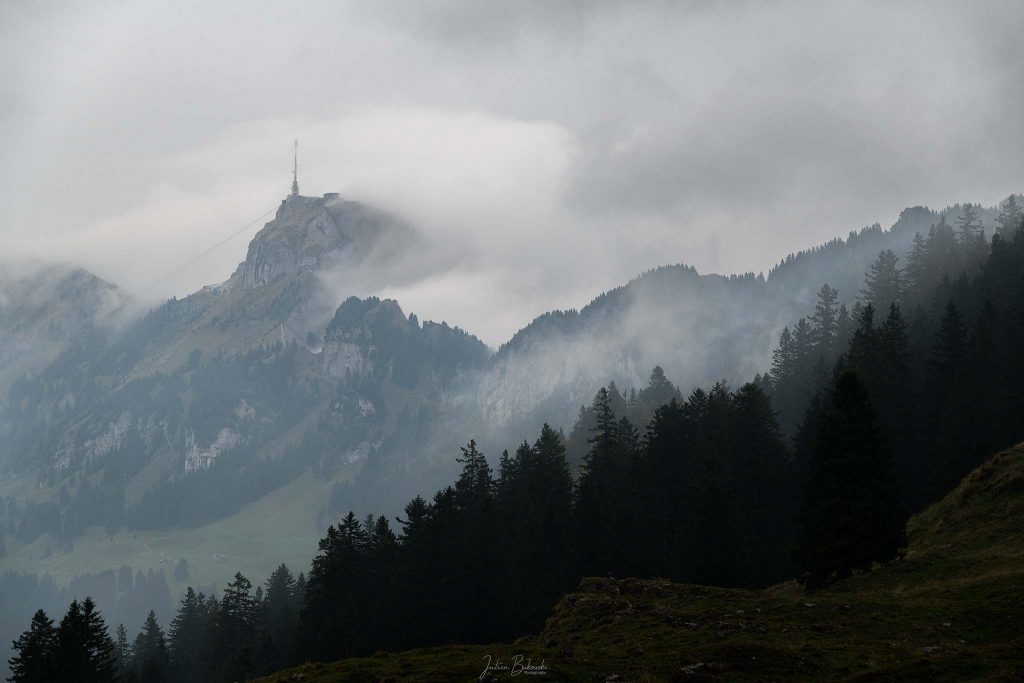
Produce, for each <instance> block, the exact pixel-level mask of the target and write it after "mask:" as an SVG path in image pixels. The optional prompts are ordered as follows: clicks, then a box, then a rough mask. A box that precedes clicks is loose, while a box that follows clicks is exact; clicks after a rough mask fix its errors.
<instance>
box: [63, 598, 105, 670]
mask: <svg viewBox="0 0 1024 683" xmlns="http://www.w3.org/2000/svg"><path fill="white" fill-rule="evenodd" d="M54 659H55V663H56V667H57V673H58V680H69V681H82V683H106V682H108V681H113V680H115V674H114V665H115V655H114V643H113V641H111V639H110V636H109V635H108V634H107V626H106V624H105V623H104V621H103V616H102V615H101V614H100V613H99V612H98V611H97V609H96V603H94V602H93V601H92V598H88V597H87V598H86V599H85V600H83V601H82V602H78V601H77V600H72V601H71V604H70V605H69V606H68V611H67V613H66V614H65V615H64V618H63V619H61V621H60V626H59V627H58V629H57V649H56V656H55V658H54Z"/></svg>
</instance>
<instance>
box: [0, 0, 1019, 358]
mask: <svg viewBox="0 0 1024 683" xmlns="http://www.w3.org/2000/svg"><path fill="white" fill-rule="evenodd" d="M1022 29H1024V7H1022V6H1021V5H1020V4H1019V3H1016V2H986V3H970V4H965V3H955V2H900V3H872V2H868V3H852V2H827V3H808V2H796V1H790V0H784V1H780V2H773V3H747V2H720V3H716V2H686V3H674V2H673V3H670V2H656V1H650V2H630V3H620V2H611V1H608V2H597V3H581V2H565V3H551V2H540V1H537V2H522V3H498V2H478V1H475V0H447V1H444V2H438V3H429V4H420V3H417V4H409V3H380V2H372V3H370V2H343V3H328V2H296V3H288V4H287V5H282V4H280V3H251V2H247V3H240V2H237V3H232V2H226V3H218V4H216V5H215V6H210V3H198V2H196V3H174V4H173V7H172V6H159V5H156V4H145V3H119V2H118V3H114V2H111V3H107V4H104V3H90V4H89V5H88V6H84V5H79V4H75V3H67V4H62V3H52V4H39V3H23V2H12V3H5V4H4V5H3V6H2V7H0V144H2V145H3V147H4V149H5V154H4V155H3V157H2V158H0V187H2V188H3V190H0V242H2V244H3V251H4V254H5V255H6V256H7V257H8V258H10V259H24V258H29V257H32V258H48V259H60V260H67V261H73V262H76V263H80V264H82V265H83V266H85V267H87V268H89V269H91V270H93V271H95V272H96V273H97V274H99V275H100V276H102V277H104V278H106V279H108V280H110V281H113V282H116V283H118V284H120V285H122V286H124V287H127V288H128V289H132V290H140V289H143V288H146V287H147V286H148V285H151V284H152V282H153V280H155V279H156V278H158V277H159V276H160V275H162V274H164V273H166V272H169V271H171V270H173V269H174V268H175V267H176V266H178V265H179V264H181V263H185V262H187V261H189V260H190V259H191V257H192V256H194V255H195V254H197V253H200V252H202V251H203V250H204V249H205V248H206V247H208V246H210V245H211V244H215V243H216V242H218V241H220V240H221V239H223V237H225V236H226V235H228V234H230V233H231V232H233V231H235V230H237V229H239V228H240V227H242V226H243V225H245V224H247V223H248V222H249V221H251V220H252V219H253V218H255V217H256V216H259V215H260V214H262V213H263V212H265V211H267V210H269V209H272V208H273V207H274V206H275V205H276V203H277V202H278V201H279V200H280V199H281V198H283V197H284V195H285V194H286V193H287V191H288V187H289V184H290V170H291V168H290V165H291V159H290V154H291V140H292V139H293V138H299V139H300V185H301V187H302V191H303V193H304V194H321V193H324V192H340V193H341V194H342V196H344V197H346V198H350V199H356V200H360V201H365V202H367V203H370V204H374V205H376V206H378V207H380V208H382V209H385V210H388V211H391V212H394V213H396V214H398V215H400V216H401V217H403V218H404V219H406V220H407V221H409V222H410V223H412V224H413V225H415V226H417V227H418V228H419V229H420V230H422V231H423V233H424V234H425V235H426V237H427V238H428V243H430V244H432V245H434V246H433V248H432V249H428V250H427V251H426V252H425V253H424V254H423V255H422V259H423V264H426V265H427V266H429V267H416V268H410V273H409V276H408V277H404V278H403V277H393V278H389V279H388V281H387V282H383V283H382V282H381V281H380V280H379V279H378V280H373V279H370V280H367V282H366V284H365V285H364V288H367V289H371V288H372V289H380V290H381V291H355V292H352V293H354V294H359V295H366V294H379V295H382V296H390V297H395V298H397V299H398V300H399V301H401V302H402V305H403V308H405V309H406V310H411V311H415V312H416V313H417V314H419V315H420V317H423V318H433V319H437V320H447V321H449V322H450V323H454V324H459V325H461V326H463V327H466V328H468V329H470V330H471V331H473V332H475V333H477V334H479V335H480V336H481V337H482V338H484V339H485V340H486V341H487V342H488V343H490V344H492V345H497V344H499V343H501V342H502V341H504V340H505V339H507V338H508V337H509V336H510V335H511V334H512V333H513V332H514V331H515V330H516V329H518V328H519V327H521V326H523V325H524V324H525V323H527V322H528V321H529V320H530V319H531V318H532V317H533V316H534V315H537V314H539V313H541V312H543V311H545V310H548V309H550V308H555V307H569V306H580V305H582V304H584V303H585V302H586V301H587V300H588V299H589V298H590V297H591V296H593V295H594V294H596V293H597V292H599V291H601V290H603V289H606V288H608V287H611V286H614V285H616V284H620V283H621V282H623V281H625V280H626V279H628V278H629V277H631V276H633V275H635V274H637V273H639V272H641V271H643V270H645V269H647V268H650V267H653V266H656V265H659V264H663V263H670V262H686V263H690V264H693V265H695V266H697V268H698V269H700V270H701V271H702V272H723V273H729V272H742V271H747V270H751V271H755V272H758V271H767V270H768V269H769V268H770V267H771V265H773V263H775V262H776V261H778V260H779V259H780V258H782V257H783V256H785V254H786V253H788V252H790V251H792V250H795V249H799V248H801V247H803V246H806V245H808V244H811V243H815V242H819V241H823V240H826V239H828V238H830V237H832V236H835V235H839V234H845V233H846V232H847V231H848V230H850V229H855V228H859V227H861V226H863V225H866V224H870V223H873V222H875V221H880V222H882V223H883V224H887V223H891V222H892V221H894V220H895V218H896V216H897V215H898V213H899V211H900V209H901V208H903V207H904V206H907V205H913V204H927V205H932V206H936V207H938V206H944V205H946V204H948V203H952V202H955V201H964V200H970V201H981V202H985V203H988V204H994V203H995V202H997V201H998V200H999V199H1001V198H1003V197H1005V196H1006V195H1008V194H1010V193H1011V192H1019V191H1021V190H1022V189H1024V188H1022V187H1021V186H1020V179H1021V178H1022V177H1024V155H1021V154H1020V153H1019V150H1020V149H1021V148H1022V147H1024V127H1021V126H1020V125H1019V112H1020V111H1021V110H1022V107H1021V105H1022V104H1024V103H1022V101H1021V100H1022V95H1021V88H1020V84H1021V83H1022V82H1024V60H1020V59H1019V57H1018V46H1019V36H1020V35H1021V34H1022ZM259 227H260V226H259V225H255V226H253V227H252V228H251V232H247V233H246V234H244V235H240V236H239V237H238V239H237V241H235V242H230V243H228V244H227V245H225V246H224V247H222V248H220V249H218V250H217V251H216V252H214V253H213V254H211V255H210V256H208V257H206V258H204V259H202V260H200V261H198V262H196V263H194V264H192V265H191V266H190V267H189V268H187V269H185V270H183V271H182V272H180V273H178V274H176V275H174V276H173V277H170V278H168V279H166V280H165V281H162V282H160V283H158V286H154V287H151V288H150V290H149V291H147V294H148V295H149V296H153V297H162V296H168V295H171V294H176V295H179V296H181V295H184V294H187V293H188V292H190V291H194V290H195V289H197V288H198V287H200V286H202V285H204V284H208V283H212V282H217V281H221V280H223V279H225V278H226V277H227V276H228V275H229V274H230V272H231V271H232V270H233V269H234V266H235V265H236V264H237V263H238V261H240V260H241V259H242V258H243V256H244V253H245V240H246V239H247V237H248V236H251V234H254V233H255V232H256V231H257V230H258V229H259ZM423 264H420V265H421V266H422V265H423ZM413 275H415V277H413Z"/></svg>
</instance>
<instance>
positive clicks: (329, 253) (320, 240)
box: [231, 194, 411, 289]
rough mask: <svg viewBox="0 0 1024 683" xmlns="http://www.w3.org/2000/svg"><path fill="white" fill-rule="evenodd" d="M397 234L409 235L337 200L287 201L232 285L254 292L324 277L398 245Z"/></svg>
mask: <svg viewBox="0 0 1024 683" xmlns="http://www.w3.org/2000/svg"><path fill="white" fill-rule="evenodd" d="M396 233H409V234H411V231H410V230H409V229H408V228H407V227H406V226H404V225H403V224H401V223H400V222H399V221H398V220H396V219H394V218H392V217H390V216H388V215H386V214H383V213H381V212H378V211H375V210H373V209H370V208H368V207H366V206H363V205H362V204H359V203H357V202H351V201H344V200H341V199H339V198H338V197H337V195H335V194H327V195H325V196H324V197H302V196H292V197H288V198H287V199H286V200H284V201H283V202H281V206H280V208H279V209H278V210H277V215H276V216H275V217H274V220H272V221H270V222H269V223H267V224H266V225H265V226H264V227H263V229H262V230H260V231H259V233H257V234H256V236H255V237H254V238H253V240H252V242H250V243H249V252H248V254H247V255H246V258H245V261H243V262H242V263H240V264H239V266H238V269H237V270H236V271H235V273H234V275H232V276H231V283H232V285H233V286H234V287H240V288H243V289H252V288H256V287H262V286H263V285H266V284H267V283H269V282H271V281H273V280H274V279H276V278H278V277H281V276H284V275H288V274H294V273H302V272H309V271H324V270H327V269H329V268H331V267H334V266H337V265H340V264H341V263H342V262H343V260H350V261H351V260H358V259H361V258H364V257H366V256H367V255H369V254H370V253H371V252H372V251H373V250H374V249H375V248H377V247H378V246H379V245H380V244H384V243H386V244H387V245H389V246H392V245H394V244H396V243H397V242H400V241H401V240H395V239H394V236H395V234H396ZM385 238H386V239H385Z"/></svg>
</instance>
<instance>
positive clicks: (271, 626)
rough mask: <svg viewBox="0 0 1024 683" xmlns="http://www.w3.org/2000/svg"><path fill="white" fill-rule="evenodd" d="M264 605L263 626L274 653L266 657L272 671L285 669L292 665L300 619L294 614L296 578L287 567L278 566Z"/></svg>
mask: <svg viewBox="0 0 1024 683" xmlns="http://www.w3.org/2000/svg"><path fill="white" fill-rule="evenodd" d="M265 595H266V599H265V600H264V602H263V606H262V608H263V625H264V628H265V629H266V635H267V636H269V638H270V642H271V645H272V648H273V650H272V653H269V654H268V653H266V652H265V653H264V655H263V656H264V658H265V659H266V658H268V657H269V660H270V661H267V662H265V664H266V665H267V666H268V668H269V669H270V670H277V669H282V668H284V667H285V666H286V665H287V664H288V663H289V661H290V656H291V653H292V649H293V646H294V643H293V639H294V634H295V627H296V624H297V623H298V615H297V614H296V612H295V577H293V576H292V572H291V570H290V569H288V566H287V565H285V564H281V565H279V566H278V567H277V568H276V569H275V570H274V571H273V572H271V574H270V577H269V578H268V579H267V582H266V591H265Z"/></svg>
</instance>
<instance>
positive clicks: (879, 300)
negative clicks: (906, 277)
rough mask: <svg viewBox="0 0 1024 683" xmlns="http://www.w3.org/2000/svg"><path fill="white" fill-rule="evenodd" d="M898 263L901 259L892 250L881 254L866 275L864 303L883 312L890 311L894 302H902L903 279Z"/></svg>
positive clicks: (863, 292)
mask: <svg viewBox="0 0 1024 683" xmlns="http://www.w3.org/2000/svg"><path fill="white" fill-rule="evenodd" d="M898 262H899V258H898V257H897V256H896V252H894V251H893V250H892V249H885V250H883V251H881V252H879V254H878V258H876V259H875V262H874V263H872V264H871V268H870V270H868V272H867V273H865V275H864V288H863V289H861V290H860V298H861V300H862V301H864V302H865V303H871V304H874V305H875V307H876V308H879V309H882V310H885V309H888V308H889V304H891V303H893V302H896V303H899V302H900V301H902V297H903V278H902V276H901V275H900V269H899V268H898V266H897V263H898Z"/></svg>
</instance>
